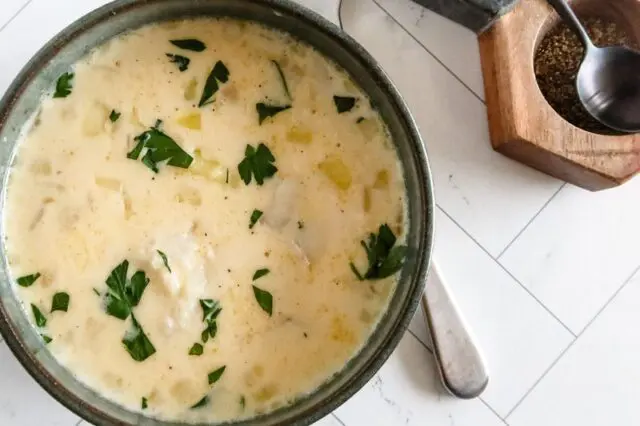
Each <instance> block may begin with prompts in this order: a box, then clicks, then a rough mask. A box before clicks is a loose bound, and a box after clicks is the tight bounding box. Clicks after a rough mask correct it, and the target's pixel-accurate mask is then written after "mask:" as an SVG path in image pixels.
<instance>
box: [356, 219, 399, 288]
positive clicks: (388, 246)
mask: <svg viewBox="0 0 640 426" xmlns="http://www.w3.org/2000/svg"><path fill="white" fill-rule="evenodd" d="M360 244H361V245H362V247H363V248H364V250H365V252H366V253H367V260H368V261H369V267H368V269H367V271H366V272H365V273H364V274H362V273H360V272H359V271H358V269H357V268H356V267H355V265H354V264H353V263H350V264H349V266H350V267H351V270H352V271H353V273H354V274H355V275H356V277H358V279H359V280H361V281H362V280H379V279H382V278H386V277H389V276H391V275H393V274H395V273H396V272H398V271H399V270H400V269H401V268H402V266H403V265H404V260H405V257H406V255H407V247H406V246H395V244H396V237H395V235H393V232H392V231H391V228H389V226H388V225H387V224H386V223H385V224H383V225H380V229H379V230H378V235H375V234H373V233H372V234H370V235H369V242H368V243H366V242H364V241H360ZM394 246H395V247H394Z"/></svg>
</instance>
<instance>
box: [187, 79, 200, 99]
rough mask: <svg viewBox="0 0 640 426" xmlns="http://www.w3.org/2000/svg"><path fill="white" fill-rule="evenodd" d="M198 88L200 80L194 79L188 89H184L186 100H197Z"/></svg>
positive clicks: (188, 84) (190, 81)
mask: <svg viewBox="0 0 640 426" xmlns="http://www.w3.org/2000/svg"><path fill="white" fill-rule="evenodd" d="M197 88H198V80H196V79H195V77H194V78H192V79H191V80H189V83H187V87H185V88H184V98H185V99H186V100H187V101H192V100H194V99H195V98H196V89H197Z"/></svg>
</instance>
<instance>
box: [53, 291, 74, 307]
mask: <svg viewBox="0 0 640 426" xmlns="http://www.w3.org/2000/svg"><path fill="white" fill-rule="evenodd" d="M69 299H70V297H69V293H65V292H64V291H61V292H58V293H56V294H54V295H53V300H52V301H51V312H54V311H64V312H67V310H68V309H69Z"/></svg>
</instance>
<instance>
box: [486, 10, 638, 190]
mask: <svg viewBox="0 0 640 426" xmlns="http://www.w3.org/2000/svg"><path fill="white" fill-rule="evenodd" d="M573 4H574V8H575V10H576V11H577V13H578V14H579V15H582V16H597V17H603V18H608V19H611V20H613V21H615V22H617V23H618V24H620V25H622V26H623V27H624V28H625V29H626V30H627V31H628V32H629V34H630V35H631V36H632V37H634V38H635V39H636V41H640V3H638V2H637V0H607V1H602V0H583V1H580V0H577V1H574V2H573ZM558 21H559V18H558V16H557V14H556V13H555V12H554V11H553V9H552V8H551V7H550V6H549V5H548V4H547V2H546V0H525V1H520V2H519V3H518V4H517V5H516V6H515V8H514V9H513V10H512V11H511V12H509V13H508V14H506V15H504V16H503V17H502V18H500V19H499V20H498V21H497V22H496V23H495V24H494V25H493V26H492V27H491V28H490V29H488V30H487V31H486V32H484V33H483V34H481V35H480V36H479V43H480V56H481V62H482V71H483V75H484V85H485V97H486V103H487V114H488V118H489V130H490V134H491V143H492V145H493V148H494V149H495V150H496V151H498V152H500V153H502V154H504V155H506V156H508V157H510V158H513V159H514V160H517V161H520V162H522V163H524V164H527V165H529V166H531V167H534V168H536V169H538V170H540V171H542V172H544V173H548V174H550V175H552V176H555V177H557V178H559V179H562V180H565V181H567V182H570V183H572V184H574V185H577V186H580V187H583V188H586V189H589V190H592V191H597V190H602V189H606V188H611V187H615V186H617V185H620V184H622V183H624V182H625V181H626V180H628V179H630V178H631V177H632V176H633V175H634V174H636V173H638V172H639V171H640V134H635V135H622V136H608V135H599V134H594V133H589V132H587V131H584V130H582V129H579V128H577V127H575V126H573V125H571V124H570V123H568V122H567V121H565V120H564V119H563V118H562V117H560V116H559V115H558V114H557V113H556V112H555V111H554V110H553V109H552V108H551V106H550V105H549V104H548V103H547V101H546V100H545V99H544V97H543V95H542V93H541V91H540V89H539V88H538V84H537V82H536V77H535V74H534V70H533V61H534V53H535V50H536V48H537V46H538V44H539V42H540V40H541V39H542V37H543V36H544V35H545V34H546V33H547V31H548V30H549V29H550V28H551V27H552V26H553V25H555V24H556V23H557V22H558ZM638 72H640V70H638ZM639 195H640V194H639Z"/></svg>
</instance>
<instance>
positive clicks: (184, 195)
mask: <svg viewBox="0 0 640 426" xmlns="http://www.w3.org/2000/svg"><path fill="white" fill-rule="evenodd" d="M176 201H177V202H179V203H187V204H191V205H192V206H199V205H201V204H202V197H201V196H200V192H199V191H198V190H196V189H193V188H185V189H183V190H181V191H180V192H179V193H178V194H177V195H176Z"/></svg>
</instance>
